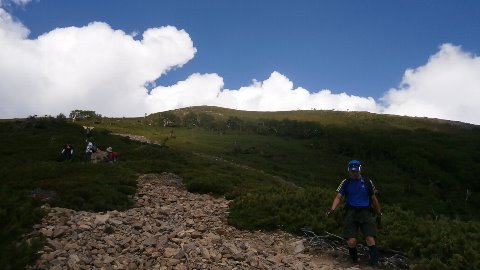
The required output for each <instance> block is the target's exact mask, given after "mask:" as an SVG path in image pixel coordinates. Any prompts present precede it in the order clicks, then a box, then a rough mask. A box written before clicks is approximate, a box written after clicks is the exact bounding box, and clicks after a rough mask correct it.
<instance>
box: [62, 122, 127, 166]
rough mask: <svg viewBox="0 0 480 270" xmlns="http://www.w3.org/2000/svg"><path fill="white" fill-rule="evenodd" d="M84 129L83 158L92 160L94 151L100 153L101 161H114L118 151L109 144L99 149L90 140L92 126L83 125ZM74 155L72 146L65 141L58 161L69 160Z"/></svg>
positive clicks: (116, 158) (116, 159)
mask: <svg viewBox="0 0 480 270" xmlns="http://www.w3.org/2000/svg"><path fill="white" fill-rule="evenodd" d="M84 128H85V130H86V135H87V138H86V139H85V143H86V148H85V155H84V159H85V160H86V161H88V162H90V161H92V155H94V154H95V153H102V154H103V155H100V156H101V159H102V161H105V162H108V163H115V162H117V161H118V157H119V154H118V152H115V151H113V148H112V147H111V146H109V147H107V149H105V151H102V150H100V149H99V148H98V147H97V145H96V144H95V143H93V142H92V136H91V134H92V128H89V127H84ZM73 155H74V147H73V145H72V144H70V143H67V144H66V145H65V146H64V147H63V149H62V151H61V152H60V158H59V160H60V161H69V160H72V159H73Z"/></svg>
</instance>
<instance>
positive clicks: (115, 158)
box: [106, 147, 118, 163]
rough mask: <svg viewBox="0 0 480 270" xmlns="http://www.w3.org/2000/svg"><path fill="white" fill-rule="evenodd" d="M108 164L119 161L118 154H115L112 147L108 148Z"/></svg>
mask: <svg viewBox="0 0 480 270" xmlns="http://www.w3.org/2000/svg"><path fill="white" fill-rule="evenodd" d="M106 161H107V162H109V163H115V162H117V161H118V153H117V152H114V151H113V149H112V147H108V148H107V159H106Z"/></svg>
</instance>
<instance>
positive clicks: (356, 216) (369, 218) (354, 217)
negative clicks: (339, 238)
mask: <svg viewBox="0 0 480 270" xmlns="http://www.w3.org/2000/svg"><path fill="white" fill-rule="evenodd" d="M344 224H345V227H344V231H343V237H344V238H345V239H349V238H357V234H358V229H360V230H361V231H362V233H363V236H365V237H366V236H373V237H376V236H377V226H376V224H375V218H374V217H373V215H372V212H371V211H370V210H369V209H352V208H350V209H346V211H345V223H344Z"/></svg>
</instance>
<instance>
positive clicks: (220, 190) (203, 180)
mask: <svg viewBox="0 0 480 270" xmlns="http://www.w3.org/2000/svg"><path fill="white" fill-rule="evenodd" d="M233 188H234V186H233V184H232V183H231V182H229V181H228V180H226V178H225V177H220V176H198V177H194V178H192V179H188V180H187V189H188V190H189V191H190V192H198V193H211V194H215V195H223V194H226V193H229V192H231V191H232V190H233Z"/></svg>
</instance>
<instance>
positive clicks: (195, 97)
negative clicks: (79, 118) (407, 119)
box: [148, 71, 377, 111]
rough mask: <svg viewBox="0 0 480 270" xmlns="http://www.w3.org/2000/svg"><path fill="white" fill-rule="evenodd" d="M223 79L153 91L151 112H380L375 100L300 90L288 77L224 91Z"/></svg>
mask: <svg viewBox="0 0 480 270" xmlns="http://www.w3.org/2000/svg"><path fill="white" fill-rule="evenodd" d="M223 85H224V84H223V79H222V78H221V77H220V76H218V75H217V74H205V75H201V74H193V75H191V76H190V77H189V78H187V79H186V80H184V81H181V82H178V83H177V84H175V85H172V86H167V87H165V86H159V87H156V88H154V89H153V90H152V92H151V94H150V96H149V97H148V99H149V109H150V111H159V110H166V109H175V108H180V107H185V106H196V105H205V104H208V105H215V106H221V107H226V108H233V109H240V110H251V111H280V110H296V109H302V110H309V109H312V108H316V109H325V110H329V109H337V110H359V111H376V110H377V105H376V102H375V100H374V99H373V98H371V97H370V98H365V97H357V96H351V95H348V94H346V93H341V94H332V92H331V91H329V90H321V91H319V92H316V93H310V92H309V91H308V90H306V89H304V88H301V87H297V88H294V86H293V83H292V82H291V81H290V80H289V79H288V78H287V77H286V76H284V75H282V74H280V73H278V72H276V71H275V72H273V73H272V74H271V75H270V77H269V78H268V79H266V80H264V81H262V82H259V81H255V80H254V81H253V83H252V84H251V85H250V86H246V87H241V88H240V89H237V90H231V89H223Z"/></svg>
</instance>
